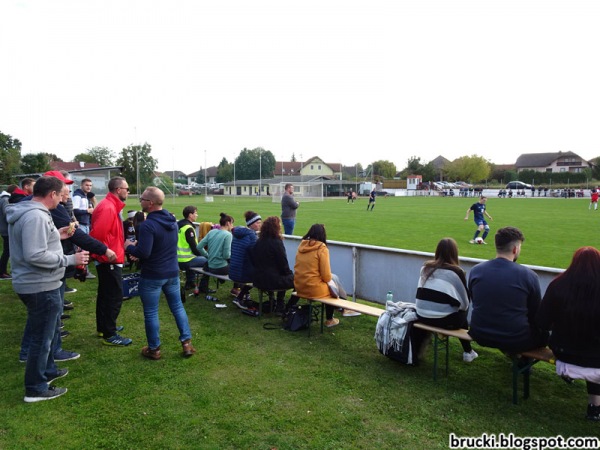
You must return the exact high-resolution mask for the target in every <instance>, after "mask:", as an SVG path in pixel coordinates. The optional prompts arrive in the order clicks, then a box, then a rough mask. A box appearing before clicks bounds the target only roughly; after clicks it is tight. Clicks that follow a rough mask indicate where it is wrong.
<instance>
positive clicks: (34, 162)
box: [21, 153, 51, 173]
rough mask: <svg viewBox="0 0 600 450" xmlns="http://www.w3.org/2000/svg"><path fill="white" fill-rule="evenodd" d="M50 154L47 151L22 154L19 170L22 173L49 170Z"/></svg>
mask: <svg viewBox="0 0 600 450" xmlns="http://www.w3.org/2000/svg"><path fill="white" fill-rule="evenodd" d="M50 161H51V159H50V155H48V153H29V154H27V155H25V156H23V160H22V161H21V171H22V172H23V173H44V172H47V171H48V170H50Z"/></svg>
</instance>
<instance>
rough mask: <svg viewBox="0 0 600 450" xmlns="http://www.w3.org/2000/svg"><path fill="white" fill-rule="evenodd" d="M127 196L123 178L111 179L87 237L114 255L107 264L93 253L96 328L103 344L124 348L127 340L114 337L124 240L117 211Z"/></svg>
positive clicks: (127, 188) (121, 279)
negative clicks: (96, 288) (96, 281)
mask: <svg viewBox="0 0 600 450" xmlns="http://www.w3.org/2000/svg"><path fill="white" fill-rule="evenodd" d="M128 194H129V185H128V184H127V180H125V178H123V177H114V178H111V179H110V181H109V182H108V194H106V197H105V198H104V200H102V201H101V202H100V203H98V206H97V207H96V209H95V211H94V214H93V215H92V229H91V231H90V236H92V237H93V238H94V239H97V240H99V241H100V242H102V243H104V245H106V246H107V247H108V248H110V249H112V250H113V251H114V252H115V254H116V256H115V259H114V261H110V260H109V258H108V257H107V256H106V255H99V254H93V255H92V256H93V258H94V259H95V260H96V271H97V273H98V293H97V296H96V329H97V331H98V333H102V334H101V336H102V337H103V341H102V342H103V343H104V344H106V345H113V346H126V345H129V344H131V342H132V341H131V339H129V338H126V337H123V336H120V335H119V334H117V318H118V317H119V313H120V312H121V306H122V304H123V263H124V262H125V248H124V244H125V237H124V236H123V222H122V221H121V216H120V213H121V210H122V209H123V207H124V206H125V200H127V196H128Z"/></svg>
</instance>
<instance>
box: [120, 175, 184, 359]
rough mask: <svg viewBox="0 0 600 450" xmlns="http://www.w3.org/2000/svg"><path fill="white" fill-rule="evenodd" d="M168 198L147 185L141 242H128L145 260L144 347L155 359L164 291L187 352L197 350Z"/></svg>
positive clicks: (131, 250)
mask: <svg viewBox="0 0 600 450" xmlns="http://www.w3.org/2000/svg"><path fill="white" fill-rule="evenodd" d="M164 200H165V194H164V193H163V191H161V190H160V189H159V188H157V187H153V186H151V187H148V188H146V190H145V191H144V192H143V193H142V196H141V197H140V204H141V205H142V210H143V211H144V212H145V213H147V214H148V217H147V219H146V220H145V221H144V222H143V223H142V224H141V225H140V233H139V239H138V241H137V243H136V244H135V245H133V244H130V245H128V246H127V251H128V252H129V253H130V254H131V255H133V256H134V257H136V258H138V259H140V260H141V261H142V270H141V275H140V283H139V293H140V298H141V300H142V305H143V308H144V325H145V327H146V339H147V340H148V345H147V346H144V347H143V348H142V355H143V356H144V357H146V358H148V359H154V360H158V359H160V357H161V353H160V344H161V342H160V334H159V329H160V324H159V320H158V304H159V299H160V294H161V292H162V293H164V294H165V297H166V298H167V303H168V305H169V309H170V310H171V314H173V317H174V318H175V322H176V324H177V328H178V329H179V341H180V342H181V346H182V347H183V356H185V357H189V356H192V355H193V354H194V353H196V350H195V349H194V347H193V346H192V332H191V331H190V324H189V322H188V317H187V314H186V312H185V309H184V307H183V303H182V302H181V291H180V289H179V265H178V262H177V237H178V228H177V222H176V220H175V216H173V215H172V214H171V213H170V212H169V211H167V210H166V209H163V207H162V205H163V202H164Z"/></svg>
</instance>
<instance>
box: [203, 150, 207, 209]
mask: <svg viewBox="0 0 600 450" xmlns="http://www.w3.org/2000/svg"><path fill="white" fill-rule="evenodd" d="M207 184H208V183H207V180H206V149H205V150H204V200H206V197H207V196H208V185H207Z"/></svg>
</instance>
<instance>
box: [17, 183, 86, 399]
mask: <svg viewBox="0 0 600 450" xmlns="http://www.w3.org/2000/svg"><path fill="white" fill-rule="evenodd" d="M63 185H64V183H63V182H62V181H61V180H59V179H58V178H55V177H45V176H44V177H41V178H39V179H38V180H37V182H36V184H35V186H34V188H33V198H32V199H31V201H29V202H19V203H16V204H14V205H11V206H9V207H8V208H7V209H6V218H7V221H8V235H9V242H10V250H11V255H10V259H11V267H12V276H13V289H14V290H15V292H16V293H17V295H18V296H19V298H20V299H21V301H22V302H23V303H24V304H25V306H26V307H27V322H28V325H27V326H28V327H29V329H30V330H31V344H30V347H29V354H28V357H27V365H26V366H25V398H24V400H25V402H27V403H34V402H40V401H44V400H50V399H53V398H56V397H59V396H61V395H63V394H64V393H66V392H67V389H66V388H59V387H55V386H50V383H51V382H52V381H53V380H55V379H57V378H62V377H64V376H66V375H67V374H68V373H69V371H68V369H59V368H58V367H56V364H55V362H54V356H53V354H52V352H51V350H50V349H51V348H52V343H53V340H55V339H56V338H57V336H56V334H55V330H56V328H57V327H56V324H57V322H58V321H60V312H61V301H62V298H61V295H60V286H61V284H62V281H61V280H62V277H63V274H64V272H65V267H67V266H69V265H77V264H87V263H88V261H89V254H88V252H80V253H77V254H75V255H68V256H66V255H64V254H63V251H62V246H61V244H60V240H61V239H66V238H67V237H68V235H69V228H70V227H64V228H61V229H57V228H56V227H55V226H54V222H53V221H52V216H51V215H50V210H51V209H54V208H56V207H57V206H58V203H59V202H60V199H61V197H60V193H61V190H62V188H63ZM71 234H72V230H71Z"/></svg>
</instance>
